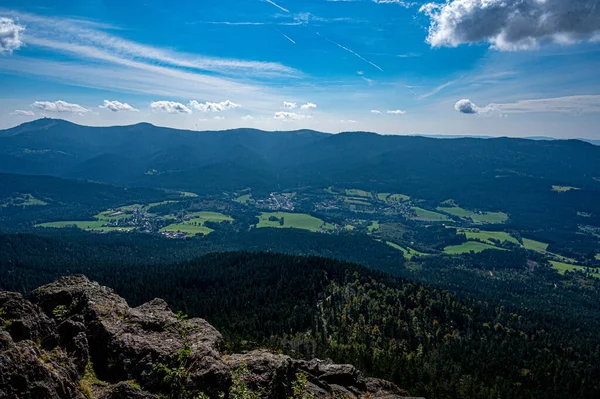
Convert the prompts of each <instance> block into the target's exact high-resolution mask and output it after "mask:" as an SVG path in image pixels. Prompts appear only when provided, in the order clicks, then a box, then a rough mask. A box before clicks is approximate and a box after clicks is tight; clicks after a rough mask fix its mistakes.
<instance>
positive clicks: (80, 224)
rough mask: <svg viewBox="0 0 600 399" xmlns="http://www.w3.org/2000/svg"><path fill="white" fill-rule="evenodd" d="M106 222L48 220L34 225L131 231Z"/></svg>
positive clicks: (56, 227) (105, 230)
mask: <svg viewBox="0 0 600 399" xmlns="http://www.w3.org/2000/svg"><path fill="white" fill-rule="evenodd" d="M105 224H106V222H105V221H101V220H95V221H77V220H74V221H66V222H50V223H41V224H37V225H35V227H47V228H54V229H65V228H78V229H81V230H86V231H101V232H104V233H109V232H112V231H131V230H133V227H108V226H104V225H105Z"/></svg>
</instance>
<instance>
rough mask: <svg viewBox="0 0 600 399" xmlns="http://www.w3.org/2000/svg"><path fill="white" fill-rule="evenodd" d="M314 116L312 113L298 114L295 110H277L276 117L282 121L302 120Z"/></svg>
mask: <svg viewBox="0 0 600 399" xmlns="http://www.w3.org/2000/svg"><path fill="white" fill-rule="evenodd" d="M310 118H312V116H310V115H304V114H296V113H294V112H283V111H280V112H276V113H275V116H274V119H277V120H280V121H288V122H289V121H297V120H302V119H310Z"/></svg>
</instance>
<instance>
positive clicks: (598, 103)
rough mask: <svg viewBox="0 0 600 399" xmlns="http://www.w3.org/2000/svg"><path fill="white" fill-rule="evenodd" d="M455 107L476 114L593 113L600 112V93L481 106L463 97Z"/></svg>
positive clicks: (461, 111) (462, 111) (466, 112)
mask: <svg viewBox="0 0 600 399" xmlns="http://www.w3.org/2000/svg"><path fill="white" fill-rule="evenodd" d="M454 109H455V110H456V111H458V112H460V113H463V114H476V115H483V114H498V115H506V114H524V113H559V114H571V115H580V114H592V113H600V95H581V96H566V97H553V98H538V99H533V100H520V101H516V102H512V103H504V104H489V105H486V106H485V107H479V106H477V105H476V104H474V103H473V102H471V101H470V100H467V99H463V100H460V101H458V102H457V103H456V104H455V105H454Z"/></svg>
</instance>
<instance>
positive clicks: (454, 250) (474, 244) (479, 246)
mask: <svg viewBox="0 0 600 399" xmlns="http://www.w3.org/2000/svg"><path fill="white" fill-rule="evenodd" d="M486 249H496V250H499V251H505V249H503V248H498V247H495V246H493V245H489V244H484V243H482V242H478V241H467V242H465V243H462V244H460V245H453V246H450V247H446V248H444V253H445V254H448V255H460V254H465V253H469V252H471V251H473V252H482V251H485V250H486Z"/></svg>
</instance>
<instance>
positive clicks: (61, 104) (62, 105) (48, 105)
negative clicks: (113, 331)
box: [31, 100, 90, 114]
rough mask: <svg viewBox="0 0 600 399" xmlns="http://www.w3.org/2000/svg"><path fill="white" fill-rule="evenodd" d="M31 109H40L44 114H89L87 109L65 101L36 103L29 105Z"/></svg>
mask: <svg viewBox="0 0 600 399" xmlns="http://www.w3.org/2000/svg"><path fill="white" fill-rule="evenodd" d="M31 106H32V107H34V108H38V109H41V110H43V111H46V112H59V113H70V114H85V113H86V112H90V110H89V109H87V108H85V107H82V106H81V105H79V104H71V103H68V102H66V101H62V100H58V101H36V102H34V103H33V104H31Z"/></svg>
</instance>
